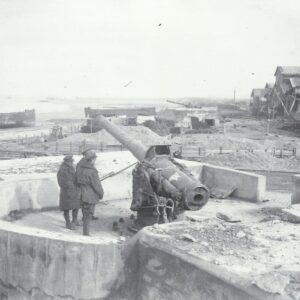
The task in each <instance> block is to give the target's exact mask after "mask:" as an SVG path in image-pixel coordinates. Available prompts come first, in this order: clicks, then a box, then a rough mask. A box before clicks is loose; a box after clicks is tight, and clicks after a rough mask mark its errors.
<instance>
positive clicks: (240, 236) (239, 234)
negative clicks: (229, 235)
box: [236, 231, 246, 239]
mask: <svg viewBox="0 0 300 300" xmlns="http://www.w3.org/2000/svg"><path fill="white" fill-rule="evenodd" d="M236 236H237V237H238V238H239V239H241V238H243V237H245V236H246V233H245V232H244V231H239V232H238V233H237V234H236Z"/></svg>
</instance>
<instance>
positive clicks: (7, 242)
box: [0, 221, 124, 300]
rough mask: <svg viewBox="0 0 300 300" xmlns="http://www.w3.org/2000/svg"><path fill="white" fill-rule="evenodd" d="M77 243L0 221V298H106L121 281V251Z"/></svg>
mask: <svg viewBox="0 0 300 300" xmlns="http://www.w3.org/2000/svg"><path fill="white" fill-rule="evenodd" d="M3 228H5V229H3ZM79 239H81V240H76V239H75V238H74V237H73V240H72V239H70V237H69V238H68V236H67V235H65V236H62V237H61V236H59V235H55V234H53V233H48V232H40V233H39V234H37V233H35V232H34V231H33V230H31V229H30V228H23V227H22V228H21V227H19V226H18V225H14V224H12V223H8V222H4V221H0V266H1V268H0V294H1V292H2V293H3V294H4V295H5V294H6V295H7V296H8V299H10V300H20V299H24V300H27V299H35V300H41V299H82V300H83V299H84V300H85V299H103V298H106V297H107V296H108V295H109V294H110V293H111V291H112V290H114V289H115V288H117V285H116V281H117V280H118V282H119V283H120V282H122V280H124V276H123V277H122V274H123V273H122V270H123V269H124V262H123V258H122V249H123V248H122V246H121V245H119V244H117V243H106V242H103V241H102V242H101V241H99V240H93V239H89V238H85V239H84V237H80V238H79Z"/></svg>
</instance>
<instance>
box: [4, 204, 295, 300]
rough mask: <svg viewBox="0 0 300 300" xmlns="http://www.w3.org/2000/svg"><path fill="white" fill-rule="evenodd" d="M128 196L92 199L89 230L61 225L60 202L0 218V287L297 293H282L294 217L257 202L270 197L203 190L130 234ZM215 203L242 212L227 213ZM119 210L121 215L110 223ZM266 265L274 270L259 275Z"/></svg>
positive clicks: (123, 295)
mask: <svg viewBox="0 0 300 300" xmlns="http://www.w3.org/2000/svg"><path fill="white" fill-rule="evenodd" d="M129 203H130V200H116V201H104V202H102V203H101V204H100V205H98V206H97V209H96V215H97V216H98V217H99V220H98V221H94V222H93V224H92V234H93V237H91V238H88V237H83V236H82V235H81V230H82V228H81V227H79V228H77V230H76V231H70V230H67V229H65V228H64V221H63V216H62V213H61V212H59V211H47V212H41V213H37V212H35V213H29V214H27V215H25V216H24V218H22V219H20V220H18V221H15V222H13V223H11V222H5V221H1V222H0V249H1V252H0V253H1V256H0V260H1V263H2V265H3V266H5V267H4V268H2V271H1V270H0V280H1V284H0V285H1V286H2V288H0V290H3V291H5V292H6V293H7V294H8V295H10V297H11V298H9V299H20V298H18V297H20V295H22V297H23V298H22V299H36V300H37V299H125V300H127V299H128V300H129V299H137V300H140V299H147V300H148V299H162V300H165V299H207V300H210V299H212V300H215V299H217V300H220V299H224V300H225V299H234V300H235V299H280V300H281V299H285V300H288V299H297V298H292V296H291V295H293V293H296V292H297V290H296V289H295V284H293V283H292V281H293V280H295V278H300V277H298V276H300V265H299V261H300V253H299V251H298V250H299V247H298V245H299V242H300V234H299V233H298V232H297V228H298V227H297V225H295V224H290V223H285V222H283V221H280V220H278V219H277V218H275V216H273V215H270V214H269V213H268V211H267V210H265V209H266V208H268V207H273V204H272V203H264V204H261V205H257V204H254V203H248V202H244V201H239V200H211V201H210V202H209V203H208V205H207V206H206V207H205V208H204V209H203V210H201V211H198V212H188V213H186V214H185V218H186V219H187V220H188V221H181V222H175V223H171V224H165V225H159V226H152V227H148V228H146V229H144V230H142V231H141V232H139V233H138V234H136V235H134V236H132V235H131V234H129V233H128V232H127V231H126V228H125V227H126V224H128V222H129V217H130V215H131V212H130V210H129V209H128V207H129ZM218 213H223V214H227V215H230V214H231V215H235V216H238V217H239V219H240V221H241V222H239V223H235V224H231V223H227V222H225V221H223V220H220V219H218V218H217V217H216V215H217V214H218ZM120 216H121V217H123V218H124V220H125V223H124V224H123V225H122V226H123V227H122V226H120V230H119V231H118V232H113V231H112V230H111V226H112V223H113V222H114V221H118V219H119V217H120ZM227 232H229V233H230V235H229V236H227V235H226V233H227ZM185 234H189V235H192V236H193V237H194V238H195V241H194V242H191V241H188V240H185V239H184V238H182V235H185ZM225 237H227V238H225ZM70 264H71V266H70ZM20 270H22V271H20ZM274 272H275V275H274ZM26 274H30V276H29V277H28V276H26ZM73 274H74V275H73ZM268 274H271V275H270V276H275V277H271V279H268V277H266V278H267V279H266V278H265V277H264V276H265V275H268ZM278 274H279V275H278ZM276 276H277V277H276ZM269 280H273V281H272V282H273V284H270V283H269ZM282 281H283V282H282ZM274 287H275V288H274ZM13 295H16V296H13ZM46 296H47V297H48V298H43V297H46ZM299 296H300V295H299ZM13 297H15V298H13ZM26 297H27V298H26ZM30 297H31V298H30ZM199 297H200V298H199ZM201 297H202V298H201Z"/></svg>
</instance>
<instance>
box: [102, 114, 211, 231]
mask: <svg viewBox="0 0 300 300" xmlns="http://www.w3.org/2000/svg"><path fill="white" fill-rule="evenodd" d="M97 121H98V122H99V124H100V125H101V127H102V128H104V129H105V130H106V131H107V132H108V133H110V134H111V135H112V136H113V137H114V138H116V139H117V140H118V141H119V142H120V143H121V144H122V145H123V146H125V147H126V148H127V149H128V150H129V151H130V152H131V153H132V154H133V155H134V156H135V157H136V158H137V159H138V161H139V162H138V164H137V165H136V167H135V168H134V170H133V173H132V175H133V180H132V182H133V186H132V203H131V207H130V209H131V210H133V211H136V212H137V219H136V220H135V224H134V225H135V229H136V230H138V229H140V228H142V227H144V226H147V225H153V224H155V223H165V222H170V221H172V220H174V219H176V218H177V216H178V215H179V214H180V213H181V212H183V211H185V210H200V209H201V208H202V207H203V206H204V205H205V204H206V203H207V201H208V198H209V191H208V189H207V187H206V186H204V185H203V184H202V183H201V182H200V181H199V180H198V179H197V178H196V177H195V176H194V175H193V174H192V173H191V172H190V171H189V170H188V169H187V168H186V167H185V166H183V165H181V164H180V163H178V162H176V161H175V160H174V159H173V158H172V156H171V151H170V145H152V146H150V147H149V148H148V149H147V148H146V147H145V146H144V145H143V144H141V143H140V142H138V141H136V140H134V139H132V138H130V137H128V135H127V134H126V132H124V131H123V130H122V129H121V128H119V127H118V126H116V125H115V124H112V123H111V122H109V121H108V120H107V119H106V118H105V117H103V116H98V117H97Z"/></svg>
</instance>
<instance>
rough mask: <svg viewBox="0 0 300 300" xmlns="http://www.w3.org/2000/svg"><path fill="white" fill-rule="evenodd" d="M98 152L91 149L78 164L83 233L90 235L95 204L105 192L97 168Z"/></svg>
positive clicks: (77, 179)
mask: <svg viewBox="0 0 300 300" xmlns="http://www.w3.org/2000/svg"><path fill="white" fill-rule="evenodd" d="M96 159H97V155H96V152H95V151H93V150H89V151H87V152H86V154H85V159H83V160H82V161H81V163H80V164H79V165H78V166H77V169H76V184H77V186H78V187H79V193H80V202H81V209H82V215H83V235H90V221H91V219H92V215H93V210H94V207H95V204H96V203H98V202H99V200H100V199H102V198H103V195H104V192H103V188H102V185H101V182H100V179H99V174H98V171H97V169H96V168H95V162H96Z"/></svg>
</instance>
